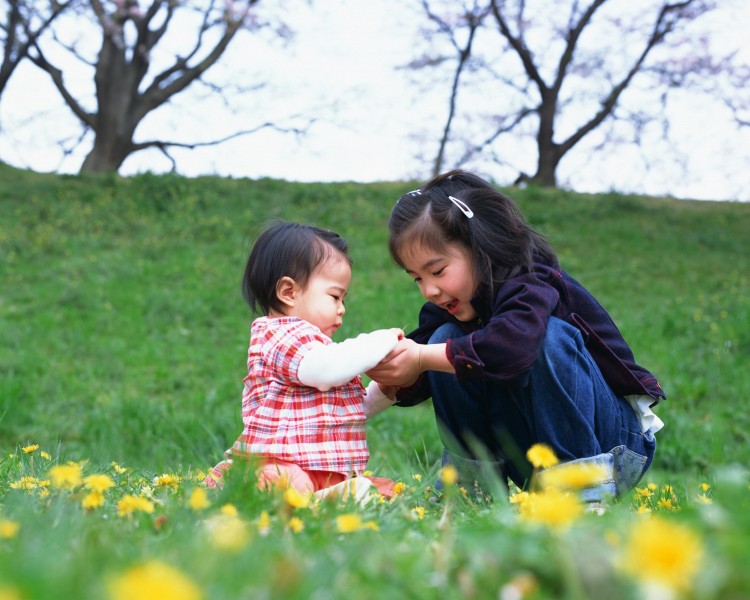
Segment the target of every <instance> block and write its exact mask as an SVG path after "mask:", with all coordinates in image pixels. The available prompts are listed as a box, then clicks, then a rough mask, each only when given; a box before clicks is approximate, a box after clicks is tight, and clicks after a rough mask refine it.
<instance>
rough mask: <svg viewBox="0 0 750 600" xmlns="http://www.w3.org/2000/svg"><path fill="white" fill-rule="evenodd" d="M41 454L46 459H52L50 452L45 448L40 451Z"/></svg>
mask: <svg viewBox="0 0 750 600" xmlns="http://www.w3.org/2000/svg"><path fill="white" fill-rule="evenodd" d="M39 456H41V457H42V458H43V459H44V460H52V457H51V456H50V455H49V453H48V452H45V451H44V450H42V451H41V452H40V453H39Z"/></svg>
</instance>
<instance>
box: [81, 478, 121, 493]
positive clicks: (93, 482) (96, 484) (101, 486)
mask: <svg viewBox="0 0 750 600" xmlns="http://www.w3.org/2000/svg"><path fill="white" fill-rule="evenodd" d="M83 482H84V484H85V485H86V488H88V489H89V490H91V491H92V492H102V493H103V492H106V491H107V490H108V489H110V488H113V487H115V482H114V481H112V479H111V478H110V477H109V475H89V476H88V477H86V478H85V479H84V480H83Z"/></svg>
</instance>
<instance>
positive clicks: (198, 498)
mask: <svg viewBox="0 0 750 600" xmlns="http://www.w3.org/2000/svg"><path fill="white" fill-rule="evenodd" d="M188 506H189V507H190V508H192V509H193V510H194V511H196V512H197V511H199V510H204V509H206V508H208V507H209V506H211V503H210V502H209V501H208V492H207V491H206V488H202V487H197V488H195V489H193V491H192V492H190V498H189V499H188Z"/></svg>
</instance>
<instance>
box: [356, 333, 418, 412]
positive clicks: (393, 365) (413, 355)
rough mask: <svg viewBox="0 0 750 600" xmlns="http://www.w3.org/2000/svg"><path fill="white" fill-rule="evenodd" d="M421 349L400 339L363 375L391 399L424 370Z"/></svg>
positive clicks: (411, 383) (412, 342) (415, 344)
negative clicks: (376, 384) (374, 382)
mask: <svg viewBox="0 0 750 600" xmlns="http://www.w3.org/2000/svg"><path fill="white" fill-rule="evenodd" d="M421 348H422V346H421V345H420V344H417V343H416V342H415V341H414V340H410V339H409V338H401V339H400V340H399V342H398V344H396V347H395V348H394V349H393V350H391V351H390V352H389V353H388V354H387V355H386V356H385V358H383V360H381V361H380V362H379V363H378V364H377V365H375V366H374V367H373V368H372V369H370V370H369V371H366V373H365V374H366V375H367V376H368V377H369V378H370V379H372V380H373V381H376V382H377V383H378V385H379V386H380V389H381V390H383V393H384V394H385V395H386V396H388V397H389V398H393V397H395V395H396V392H397V391H398V389H399V388H401V387H408V386H410V385H413V384H414V383H415V382H416V381H417V379H418V378H419V376H420V374H421V373H422V371H423V370H424V369H423V368H422V361H421V356H422V352H421Z"/></svg>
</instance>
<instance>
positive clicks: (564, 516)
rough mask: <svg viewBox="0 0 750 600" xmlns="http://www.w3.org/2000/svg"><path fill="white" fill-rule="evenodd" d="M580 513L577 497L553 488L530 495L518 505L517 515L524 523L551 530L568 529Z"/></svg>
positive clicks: (581, 509) (580, 508)
mask: <svg viewBox="0 0 750 600" xmlns="http://www.w3.org/2000/svg"><path fill="white" fill-rule="evenodd" d="M582 513H583V506H582V505H581V502H580V500H579V499H578V497H577V496H575V495H574V494H569V493H565V492H561V491H560V490H557V489H555V488H549V489H547V490H544V491H543V492H540V493H531V494H529V495H528V497H527V498H526V500H525V501H524V502H522V503H521V504H520V505H519V515H520V516H521V518H522V519H523V520H524V521H529V522H532V523H539V524H542V525H546V526H548V527H553V528H565V527H568V526H569V525H571V524H572V523H573V522H574V521H575V520H576V519H577V518H578V517H579V516H581V514H582Z"/></svg>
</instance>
